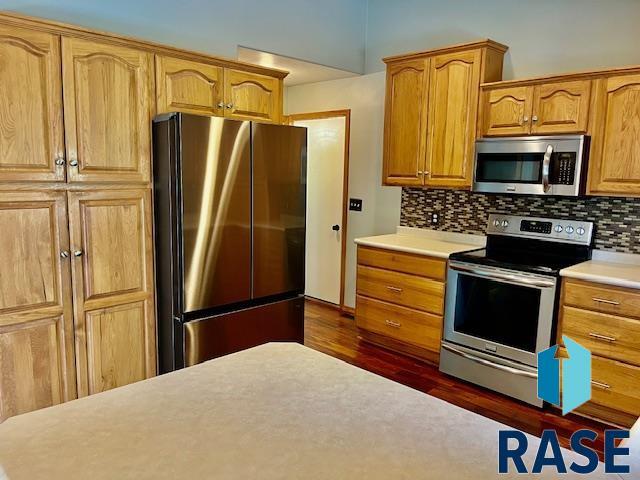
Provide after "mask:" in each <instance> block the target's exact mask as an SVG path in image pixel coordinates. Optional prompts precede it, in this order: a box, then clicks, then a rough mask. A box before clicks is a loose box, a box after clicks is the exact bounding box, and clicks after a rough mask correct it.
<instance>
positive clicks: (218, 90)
mask: <svg viewBox="0 0 640 480" xmlns="http://www.w3.org/2000/svg"><path fill="white" fill-rule="evenodd" d="M222 78H223V69H222V68H221V67H216V66H215V65H207V64H206V63H199V62H192V61H190V60H183V59H181V58H172V57H163V56H160V55H157V56H156V89H157V96H158V100H157V110H158V113H165V112H187V113H196V114H201V115H223V114H224V105H223V104H222V103H221V102H222Z"/></svg>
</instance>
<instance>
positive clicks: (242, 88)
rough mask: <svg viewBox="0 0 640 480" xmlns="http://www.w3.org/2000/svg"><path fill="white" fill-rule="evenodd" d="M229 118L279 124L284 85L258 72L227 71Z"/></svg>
mask: <svg viewBox="0 0 640 480" xmlns="http://www.w3.org/2000/svg"><path fill="white" fill-rule="evenodd" d="M224 99H225V117H230V118H236V119H238V120H258V121H262V122H271V123H279V122H280V119H281V117H282V111H281V109H282V82H281V80H280V79H278V78H274V77H267V76H265V75H260V74H257V73H250V72H242V71H240V70H233V69H225V71H224Z"/></svg>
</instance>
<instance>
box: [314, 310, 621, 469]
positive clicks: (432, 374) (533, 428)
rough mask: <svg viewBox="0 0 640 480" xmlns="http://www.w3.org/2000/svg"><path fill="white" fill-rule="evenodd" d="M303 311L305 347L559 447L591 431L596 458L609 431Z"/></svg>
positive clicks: (339, 320) (348, 322)
mask: <svg viewBox="0 0 640 480" xmlns="http://www.w3.org/2000/svg"><path fill="white" fill-rule="evenodd" d="M305 308H306V313H305V320H306V322H305V341H304V343H305V345H307V346H308V347H310V348H313V349H315V350H319V351H321V352H324V353H326V354H328V355H331V356H333V357H336V358H339V359H341V360H344V361H346V362H348V363H351V364H353V365H356V366H358V367H360V368H363V369H365V370H368V371H370V372H373V373H376V374H378V375H381V376H383V377H386V378H388V379H390V380H394V381H396V382H399V383H402V384H404V385H407V386H409V387H411V388H414V389H416V390H419V391H421V392H425V393H428V394H429V395H433V396H434V397H438V398H441V399H443V400H445V401H447V402H449V403H452V404H454V405H458V406H460V407H462V408H465V409H467V410H471V411H472V412H476V413H478V414H480V415H483V416H485V417H488V418H491V419H493V420H496V421H498V422H500V423H504V424H505V425H509V426H510V427H513V428H517V429H519V430H522V431H524V432H527V433H530V434H532V435H536V436H540V434H541V433H542V431H543V430H545V429H554V430H556V432H557V433H558V437H559V439H560V442H561V443H562V445H563V446H565V447H568V445H569V438H570V437H571V434H572V433H573V432H575V431H576V430H580V429H582V428H588V429H591V430H594V431H596V432H598V439H597V440H596V442H595V443H594V444H593V445H592V447H593V448H594V449H595V450H597V451H598V452H599V454H600V457H601V458H602V450H603V431H604V430H605V429H607V428H612V427H609V426H606V425H603V424H601V423H599V422H596V421H593V420H590V419H587V418H584V417H580V416H578V415H573V414H569V415H567V416H564V417H563V416H562V414H561V413H560V412H559V411H558V410H555V409H552V408H545V409H538V408H535V407H532V406H530V405H527V404H525V403H522V402H520V401H517V400H513V399H511V398H509V397H506V396H503V395H501V394H498V393H495V392H492V391H489V390H486V389H484V388H481V387H478V386H475V385H472V384H469V383H467V382H464V381H462V380H458V379H455V378H453V377H450V376H447V375H445V374H443V373H440V372H439V371H438V368H437V367H435V366H433V365H430V364H428V363H424V362H421V361H419V360H416V359H414V358H411V357H408V356H405V355H401V354H398V353H394V352H392V351H390V350H386V349H385V348H382V347H378V346H375V345H372V344H369V343H366V342H363V341H361V340H359V339H358V332H357V329H356V326H355V322H354V320H353V318H350V317H345V316H341V315H340V313H339V312H338V311H337V310H336V309H334V308H332V307H329V306H326V305H323V304H321V303H319V302H316V301H310V300H308V301H307V303H306V307H305Z"/></svg>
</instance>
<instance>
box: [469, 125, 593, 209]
mask: <svg viewBox="0 0 640 480" xmlns="http://www.w3.org/2000/svg"><path fill="white" fill-rule="evenodd" d="M586 138H587V137H585V136H584V135H572V136H569V135H567V136H559V137H513V138H490V139H482V140H478V141H477V142H476V155H475V169H474V180H473V190H474V191H476V192H493V193H521V194H531V195H565V196H576V195H580V194H581V193H582V189H583V188H582V187H583V185H582V182H581V173H582V169H583V158H582V157H583V154H584V149H585V139H586Z"/></svg>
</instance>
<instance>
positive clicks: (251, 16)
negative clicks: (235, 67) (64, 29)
mask: <svg viewBox="0 0 640 480" xmlns="http://www.w3.org/2000/svg"><path fill="white" fill-rule="evenodd" d="M0 9H3V10H12V11H16V12H19V13H23V14H27V15H33V16H39V17H44V18H49V19H52V20H58V21H62V22H67V23H73V24H76V25H81V26H85V27H90V28H96V29H99V30H106V31H110V32H114V33H120V34H126V35H131V36H135V37H140V38H143V39H147V40H154V41H157V42H160V43H167V44H170V45H174V46H176V47H181V48H185V49H191V50H197V51H202V52H206V53H211V54H214V55H222V56H226V57H231V58H235V57H236V48H237V46H238V45H242V46H246V47H252V48H256V49H260V50H266V51H269V52H274V53H279V54H282V55H288V56H291V57H296V58H301V59H303V60H309V61H313V62H316V63H320V64H323V65H329V66H332V67H337V68H342V69H345V70H350V71H353V72H357V73H362V71H363V67H364V34H365V32H364V28H365V19H366V0H322V1H321V2H318V1H316V0H268V1H266V0H101V1H98V0H0Z"/></svg>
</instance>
